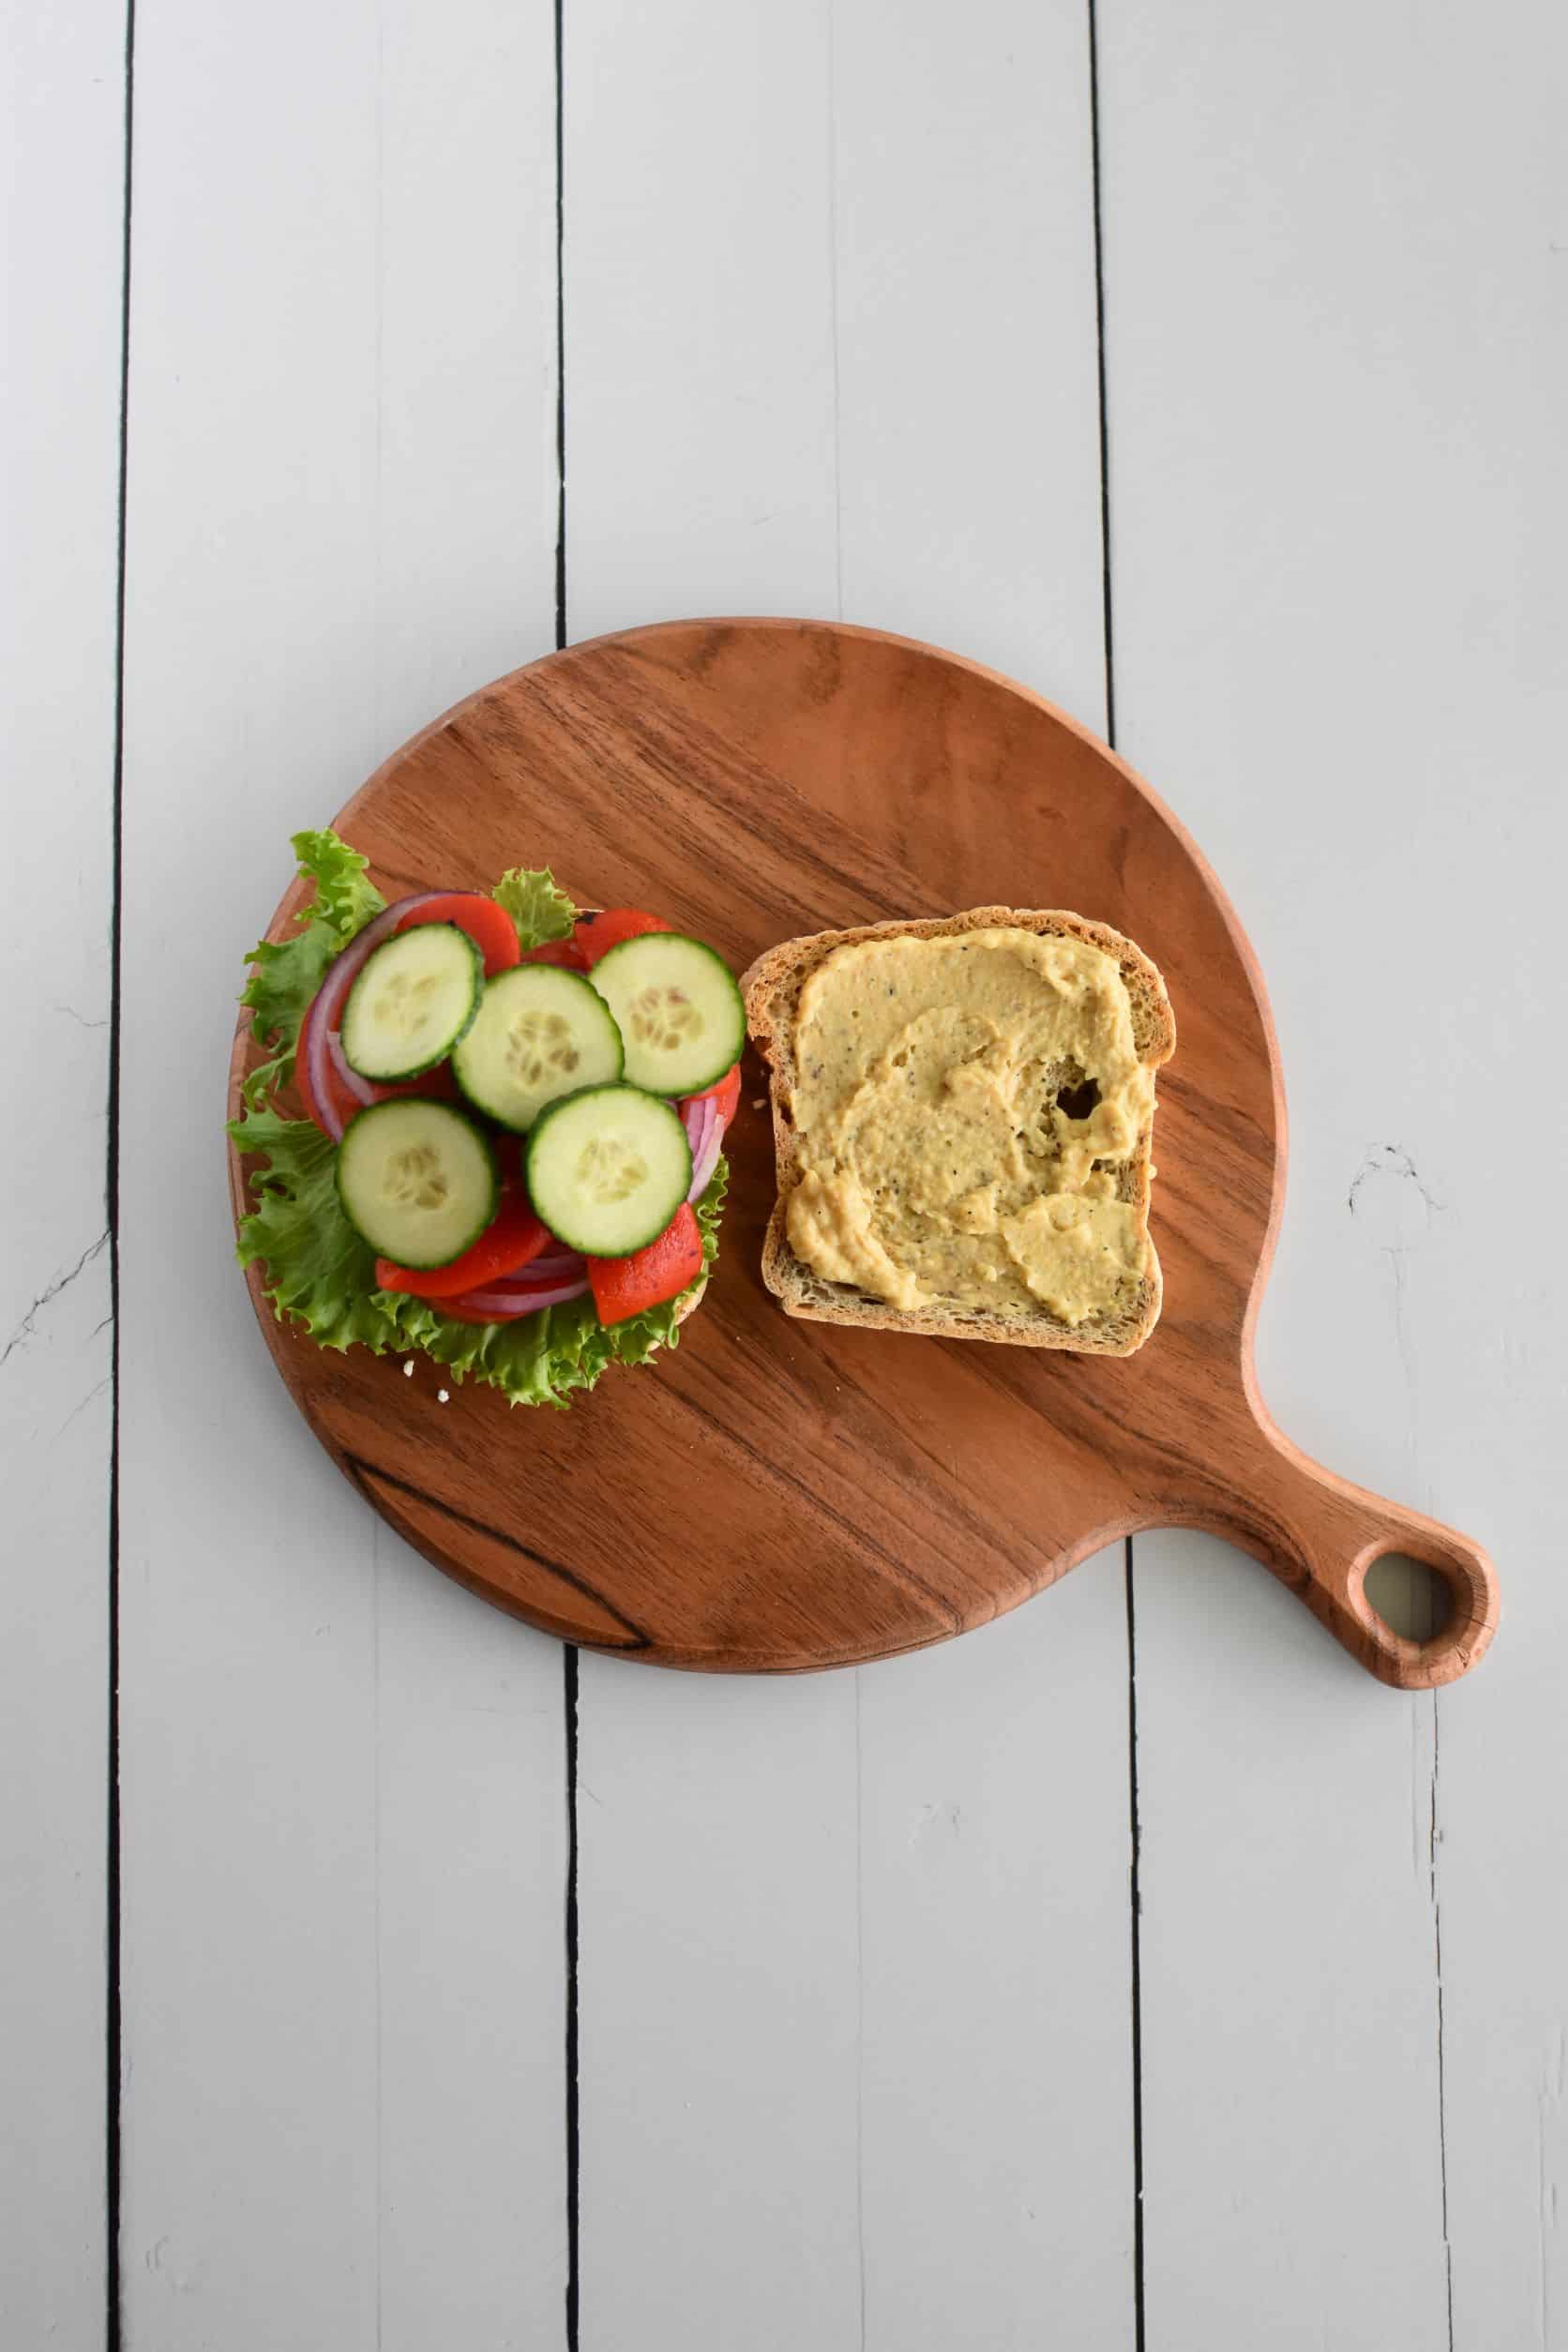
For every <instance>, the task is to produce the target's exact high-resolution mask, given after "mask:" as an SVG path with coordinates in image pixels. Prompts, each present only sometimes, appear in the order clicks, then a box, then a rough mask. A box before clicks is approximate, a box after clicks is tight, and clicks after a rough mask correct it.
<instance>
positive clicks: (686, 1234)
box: [588, 1202, 702, 1323]
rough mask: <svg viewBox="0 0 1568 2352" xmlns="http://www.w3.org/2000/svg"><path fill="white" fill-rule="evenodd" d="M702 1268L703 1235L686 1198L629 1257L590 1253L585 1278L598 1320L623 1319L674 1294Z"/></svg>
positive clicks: (663, 1301)
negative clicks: (651, 1239) (659, 1229)
mask: <svg viewBox="0 0 1568 2352" xmlns="http://www.w3.org/2000/svg"><path fill="white" fill-rule="evenodd" d="M701 1271H702V1235H701V1229H700V1227H699V1226H698V1223H697V1218H696V1215H695V1214H694V1213H693V1211H692V1209H691V1207H690V1206H689V1204H688V1203H686V1202H683V1203H682V1205H681V1206H680V1208H678V1209H677V1210H676V1212H675V1214H674V1215H673V1216H672V1217H671V1220H670V1223H669V1224H668V1225H667V1226H666V1227H665V1229H664V1231H663V1232H662V1233H661V1234H660V1235H659V1237H658V1239H657V1241H656V1242H650V1243H649V1244H648V1246H647V1248H646V1249H639V1250H634V1251H633V1253H632V1255H631V1256H630V1257H629V1258H590V1259H589V1260H588V1279H589V1281H590V1282H591V1283H592V1285H593V1288H594V1304H595V1305H596V1307H597V1308H598V1310H599V1320H600V1322H601V1323H624V1322H625V1321H626V1319H627V1317H628V1316H631V1315H641V1312H642V1310H643V1308H644V1307H645V1306H662V1305H663V1304H664V1303H665V1301H666V1299H673V1298H678V1297H679V1296H680V1293H681V1292H682V1291H683V1290H684V1289H686V1286H687V1284H688V1283H692V1282H695V1281H696V1279H697V1277H698V1275H699V1274H701Z"/></svg>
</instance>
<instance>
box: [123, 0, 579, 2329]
mask: <svg viewBox="0 0 1568 2352" xmlns="http://www.w3.org/2000/svg"><path fill="white" fill-rule="evenodd" d="M551 49H552V35H551V22H550V8H549V7H548V6H547V5H546V6H529V7H526V8H517V7H512V6H505V7H503V6H500V5H497V4H496V0H460V5H456V6H454V7H450V8H445V9H443V10H442V11H440V12H439V13H438V12H436V11H432V10H430V9H427V8H422V7H419V6H417V5H415V0H384V5H383V6H382V7H381V8H376V7H374V6H371V5H369V0H359V5H354V6H348V7H344V8H332V9H328V10H325V11H322V10H320V9H314V8H305V7H302V6H299V5H294V4H293V0H291V4H290V5H286V6H284V7H283V8H281V9H274V10H272V11H271V12H270V13H269V14H268V15H267V16H266V18H265V21H264V23H263V22H262V21H260V20H258V19H257V18H256V17H255V15H254V13H253V12H248V11H246V10H243V9H241V8H236V7H233V6H228V5H225V6H222V7H220V8H196V7H192V6H189V5H186V0H180V4H179V5H174V4H173V0H163V5H153V6H151V7H143V8H141V9H140V10H139V12H138V27H137V61H136V126H135V157H136V168H135V191H134V248H133V259H132V296H133V299H132V319H131V363H132V364H131V397H130V419H131V447H130V463H129V474H130V510H129V535H128V547H129V557H128V673H127V758H126V786H125V791H126V856H125V980H124V1020H125V1028H124V1072H125V1075H124V1086H123V1109H124V1129H123V1169H124V1175H123V1202H124V1219H123V1233H124V1250H123V1267H124V1309H125V1314H124V1340H123V1348H124V1358H123V1361H124V1404H123V1448H122V1460H123V1551H122V1574H123V1588H124V1589H123V1611H122V1645H123V1646H122V1667H123V1673H122V1726H123V1753H124V1853H125V1931H124V1993H125V2052H126V2079H125V2208H124V2214H125V2220H124V2234H123V2254H124V2269H125V2288H126V2324H127V2337H128V2343H129V2344H131V2345H132V2346H136V2347H142V2346H145V2347H148V2352H153V2348H154V2347H156V2352H181V2348H182V2347H195V2346H197V2345H206V2344H222V2345H223V2346H224V2347H225V2352H251V2347H254V2352H282V2347H285V2346H288V2347H294V2346H297V2347H299V2348H300V2352H321V2347H322V2346H324V2345H331V2346H332V2347H333V2352H354V2347H358V2346H363V2347H367V2348H368V2347H369V2346H370V2345H371V2344H376V2345H384V2346H387V2347H392V2346H399V2347H409V2348H410V2352H413V2347H425V2346H428V2345H430V2344H434V2343H438V2342H441V2343H451V2344H462V2345H463V2347H464V2352H468V2347H471V2346H472V2347H491V2346H496V2347H499V2346H502V2345H508V2346H510V2345H522V2344H529V2345H533V2344H543V2343H550V2342H555V2341H558V2331H559V2328H560V2314H561V2308H562V2292H563V2285H564V2268H565V2183H564V2153H563V2147H564V2133H563V2109H564V2097H565V2090H564V2082H563V2074H562V2050H563V2027H562V2020H563V2013H564V1983H563V1974H564V1969H563V1957H562V1934H561V1916H562V1914H561V1900H562V1884H563V1877H564V1869H565V1805H564V1772H565V1763H564V1741H563V1736H562V1721H561V1702H560V1690H561V1662H560V1653H559V1651H558V1650H557V1649H556V1648H555V1647H554V1646H553V1645H552V1644H550V1643H549V1642H547V1641H544V1640H542V1639H539V1638H536V1637H535V1636H532V1635H531V1634H529V1633H528V1632H526V1631H525V1630H524V1629H522V1628H520V1627H518V1626H516V1625H514V1624H512V1623H511V1622H509V1621H507V1620H505V1619H504V1618H502V1617H500V1616H498V1615H497V1614H496V1613H494V1612H493V1611H491V1610H489V1609H486V1608H484V1607H482V1606H480V1605H478V1604H477V1603H475V1601H473V1600H471V1599H470V1598H469V1597H468V1596H466V1595H465V1594H463V1593H461V1592H460V1591H458V1590H457V1589H456V1588H455V1587H452V1586H449V1585H447V1584H446V1583H445V1582H444V1581H443V1580H441V1579H440V1578H439V1577H437V1576H435V1574H434V1573H433V1572H432V1571H431V1570H430V1569H429V1568H428V1567H427V1566H426V1565H425V1564H424V1563H423V1562H422V1561H420V1560H417V1559H416V1558H415V1556H414V1555H413V1554H412V1553H411V1552H409V1551H407V1550H405V1549H404V1548H403V1547H402V1546H401V1545H400V1544H399V1543H398V1542H397V1541H396V1539H394V1538H393V1537H392V1536H390V1535H389V1534H388V1533H387V1532H386V1531H385V1530H383V1529H381V1528H380V1527H379V1525H378V1523H377V1522H376V1521H375V1520H374V1519H373V1517H372V1516H371V1515H370V1514H369V1512H367V1511H366V1509H365V1507H364V1505H363V1504H362V1503H361V1502H360V1501H359V1500H357V1499H356V1498H355V1497H354V1494H353V1493H352V1492H351V1491H350V1489H349V1488H348V1486H347V1485H346V1484H345V1483H344V1482H343V1481H342V1480H341V1479H339V1476H338V1474H337V1473H336V1471H335V1470H332V1468H331V1467H330V1465H329V1464H328V1463H327V1461H326V1459H325V1457H324V1455H322V1454H321V1453H320V1452H319V1450H318V1449H317V1448H316V1446H315V1445H314V1443H313V1441H312V1440H310V1438H309V1435H308V1434H307V1432H306V1431H305V1429H304V1428H303V1426H302V1425H300V1423H299V1422H298V1420H297V1417H296V1416H295V1414H294V1411H293V1409H292V1407H291V1406H290V1405H289V1403H288V1401H287V1398H286V1396H285V1395H284V1393H283V1390H282V1388H281V1386H280V1384H279V1381H278V1380H277V1379H276V1377H275V1375H274V1373H273V1370H272V1367H271V1365H270V1364H269V1363H268V1362H267V1360H266V1357H265V1354H264V1350H263V1349H262V1347H261V1345H260V1342H259V1340H258V1337H257V1334H256V1333H255V1331H254V1329H253V1328H252V1324H251V1318H250V1310H249V1304H248V1302H247V1300H246V1298H245V1295H244V1292H243V1289H242V1286H241V1284H240V1281H239V1279H238V1276H237V1274H235V1272H234V1268H233V1265H232V1262H231V1259H230V1244H229V1230H228V1209H227V1203H226V1200H225V1198H224V1188H223V1183H222V1172H221V1158H220V1153H219V1137H218V1132H217V1126H216V1121H217V1119H218V1117H219V1104H220V1101H221V1097H222V1090H223V1075H224V1066H225V1063H226V1060H227V1055H228V1038H229V1033H230V1026H231V1014H230V1009H229V1008H230V1006H231V1004H232V1002H233V999H234V993H235V990H236V987H237V984H238V982H239V979H240V977H241V967H240V957H241V956H242V954H243V950H244V948H245V947H246V945H247V944H248V943H249V940H250V939H251V938H252V937H253V936H254V934H255V932H256V929H257V928H258V927H259V926H260V924H261V923H262V922H263V921H264V918H265V916H266V913H267V912H268V910H269V909H270V907H271V905H272V903H273V901H274V899H275V897H276V896H277V893H278V891H279V887H280V885H281V883H282V882H283V881H284V879H285V878H286V873H287V866H288V857H287V847H286V844H287V837H288V834H289V832H290V831H291V829H293V828H294V827H295V826H297V825H300V824H305V823H313V822H320V821H321V820H322V819H324V817H325V816H326V815H327V814H328V813H329V812H330V811H331V810H332V809H333V808H334V807H336V806H337V805H338V804H339V802H340V801H341V800H342V799H344V798H345V797H346V796H347V794H348V792H350V791H351V790H352V789H353V788H354V785H356V784H357V783H358V782H359V781H360V779H361V778H362V777H363V776H365V774H366V773H367V772H368V771H369V768H370V767H371V766H372V765H373V764H374V763H375V761H377V760H378V759H380V758H381V757H382V756H383V755H384V753H385V752H386V751H387V750H388V749H390V748H391V747H392V746H394V745H395V744H396V743H397V742H398V741H399V739H400V737H401V736H403V735H404V734H405V733H407V732H408V731H411V730H412V729H413V728H414V727H415V726H416V725H417V724H418V723H419V722H420V721H422V720H423V719H424V718H426V717H427V716H430V714H431V713H432V712H433V711H435V710H438V709H439V708H440V707H441V706H442V705H444V704H445V703H446V702H448V701H452V700H453V699H455V698H456V697H457V696H458V695H459V694H460V693H461V692H462V691H464V690H465V689H466V688H468V687H470V686H475V685H477V684H479V683H481V682H482V681H483V680H484V679H486V678H487V677H489V676H490V675H492V674H494V673H495V672H497V671H502V670H504V669H505V668H507V667H508V666H510V665H511V664H512V663H514V662H516V661H519V660H520V659H524V658H526V657H527V656H530V655H532V654H535V653H537V652H539V651H541V650H543V649H544V648H546V647H547V646H548V645H549V643H550V640H551V637H552V633H553V629H552V624H553V538H554V514H553V480H554V466H553V423H554V270H553V258H554V257H553V241H554V170H553V153H552V148H553V98H552V67H551Z"/></svg>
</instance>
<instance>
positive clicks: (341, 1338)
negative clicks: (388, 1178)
mask: <svg viewBox="0 0 1568 2352" xmlns="http://www.w3.org/2000/svg"><path fill="white" fill-rule="evenodd" d="M229 1133H230V1135H231V1136H232V1137H233V1138H234V1142H235V1144H236V1145H237V1146H238V1148H239V1150H240V1151H242V1152H255V1153H265V1155H266V1162H267V1165H266V1166H265V1167H264V1168H263V1169H262V1170H261V1171H260V1172H259V1173H258V1174H257V1175H256V1176H255V1177H254V1178H253V1179H252V1185H253V1189H254V1192H255V1195H256V1206H255V1208H254V1209H253V1210H252V1212H251V1213H250V1214H249V1215H248V1216H246V1217H244V1218H242V1219H241V1221H240V1229H239V1260H240V1263H241V1265H243V1266H249V1265H250V1264H251V1263H252V1262H253V1261H254V1260H256V1259H261V1260H262V1262H263V1264H264V1268H265V1275H264V1283H265V1289H266V1294H267V1296H268V1298H269V1299H270V1300H271V1301H272V1305H273V1311H274V1313H275V1314H276V1315H277V1317H278V1319H279V1322H281V1321H282V1320H283V1319H284V1318H285V1317H286V1316H293V1317H295V1318H297V1319H298V1320H299V1321H300V1322H302V1323H303V1324H304V1325H305V1328H306V1329H307V1331H309V1334H310V1336H311V1338H312V1339H314V1340H315V1341H316V1343H317V1345H318V1346H319V1347H323V1348H338V1349H343V1348H350V1347H353V1346H354V1345H355V1344H357V1345H359V1346H362V1347H367V1348H369V1349H371V1350H372V1351H373V1352H374V1353H375V1354H376V1355H378V1356H379V1355H384V1354H385V1353H386V1351H387V1349H389V1348H390V1349H400V1350H401V1349H419V1350H420V1351H421V1352H422V1353H423V1354H425V1355H428V1356H430V1357H431V1358H432V1359H433V1361H434V1362H435V1363H437V1364H443V1365H445V1368H446V1369H447V1370H448V1371H449V1372H450V1373H451V1375H452V1378H453V1379H454V1380H464V1379H471V1380H482V1381H484V1382H485V1383H486V1384H487V1385H488V1386H490V1387H491V1388H498V1389H499V1390H500V1391H501V1393H502V1395H504V1396H505V1397H506V1398H507V1400H508V1401H509V1402H510V1403H511V1404H514V1405H556V1406H563V1407H564V1406H565V1404H566V1403H567V1402H568V1400H569V1398H570V1397H571V1395H572V1394H573V1392H574V1391H576V1390H579V1389H585V1388H592V1387H593V1385H594V1383H595V1381H596V1380H597V1379H598V1378H599V1375H600V1374H601V1373H602V1372H604V1371H605V1370H606V1369H607V1368H608V1366H609V1365H611V1364H646V1362H647V1361H648V1358H649V1357H650V1356H651V1355H653V1354H654V1353H655V1351H656V1349H659V1348H672V1347H674V1346H675V1344H676V1336H677V1334H676V1329H675V1326H676V1321H677V1318H678V1315H679V1310H680V1307H681V1304H682V1299H671V1300H670V1301H669V1302H668V1304H665V1305H663V1306H654V1307H649V1308H648V1309H647V1310H646V1312H645V1313H643V1314H641V1315H634V1316H632V1317H630V1318H629V1319H627V1320H626V1322H624V1323H615V1324H612V1325H611V1327H610V1328H609V1329H608V1330H606V1329H605V1327H604V1326H603V1325H602V1324H601V1323H600V1321H599V1319H598V1317H597V1315H596V1313H595V1311H594V1302H593V1299H592V1297H591V1296H590V1297H587V1298H582V1299H574V1300H572V1301H571V1302H570V1304H567V1305H565V1306H550V1307H546V1308H544V1309H543V1310H542V1311H541V1312H540V1313H539V1314H537V1315H528V1316H523V1317H520V1319H519V1320H518V1321H516V1322H515V1323H457V1322H454V1321H452V1320H451V1319H450V1318H449V1317H447V1316H444V1315H443V1314H442V1313H441V1312H440V1310H439V1308H438V1307H437V1306H435V1305H433V1304H431V1303H430V1301H428V1300H425V1299H415V1298H410V1297H408V1296H407V1295H406V1294H405V1293H403V1292H401V1291H396V1290H378V1289H376V1287H375V1279H376V1275H375V1257H374V1254H373V1253H372V1251H371V1250H370V1249H369V1247H368V1245H367V1244H365V1243H364V1242H362V1241H361V1240H360V1238H359V1236H358V1234H357V1233H356V1232H355V1231H354V1228H353V1226H352V1225H350V1223H349V1221H348V1219H347V1218H346V1217H345V1216H344V1214H343V1212H342V1208H341V1206H340V1205H339V1199H338V1187H337V1182H336V1173H337V1158H338V1154H337V1149H336V1146H335V1145H333V1144H331V1143H329V1142H328V1140H327V1138H325V1136H324V1135H323V1134H322V1133H321V1131H320V1129H319V1128H317V1127H315V1126H313V1125H312V1124H311V1123H310V1121H309V1120H308V1119H280V1118H279V1116H278V1114H277V1112H276V1111H273V1110H249V1111H247V1113H246V1115H245V1116H244V1118H242V1119H236V1120H234V1122H233V1123H231V1125H230V1128H229ZM728 1182H729V1169H728V1168H727V1166H726V1164H725V1162H724V1161H723V1160H722V1159H720V1161H719V1163H718V1166H717V1167H716V1168H715V1170H714V1174H713V1179H712V1182H711V1183H710V1184H709V1185H708V1188H707V1190H706V1191H705V1192H704V1193H703V1195H702V1198H701V1200H700V1201H699V1202H698V1204H697V1222H698V1226H699V1228H700V1229H701V1235H702V1277H701V1278H702V1279H703V1280H705V1279H706V1277H707V1272H708V1269H709V1268H710V1267H711V1266H712V1265H713V1263H714V1261H715V1259H716V1258H717V1256H718V1225H719V1214H720V1211H721V1209H722V1207H723V1202H724V1193H725V1187H726V1185H727V1184H728ZM692 1288H693V1289H696V1288H697V1285H696V1284H694V1285H693V1286H692ZM686 1295H687V1294H686V1293H683V1294H682V1297H683V1299H684V1297H685V1296H686Z"/></svg>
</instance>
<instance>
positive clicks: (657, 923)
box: [578, 907, 675, 972]
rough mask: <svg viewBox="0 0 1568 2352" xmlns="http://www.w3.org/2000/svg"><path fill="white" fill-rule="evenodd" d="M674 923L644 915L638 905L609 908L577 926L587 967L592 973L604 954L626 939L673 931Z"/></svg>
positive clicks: (579, 942)
mask: <svg viewBox="0 0 1568 2352" xmlns="http://www.w3.org/2000/svg"><path fill="white" fill-rule="evenodd" d="M674 927H675V926H674V925H673V923H666V922H665V921H664V919H663V917H662V916H661V915H657V914H644V913H642V912H641V909H639V908H637V907H606V908H605V909H604V910H603V912H601V913H598V914H595V915H590V916H589V917H588V918H587V920H586V921H584V922H582V923H580V924H579V926H578V944H579V946H580V948H581V951H582V957H583V962H584V965H585V967H586V969H587V970H588V971H590V972H592V970H593V968H594V966H595V965H596V963H597V962H598V960H599V957H601V956H608V955H609V953H610V951H611V948H612V947H619V946H620V944H621V942H622V941H623V940H624V939H641V936H642V934H643V932H644V931H672V930H673V929H674Z"/></svg>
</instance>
